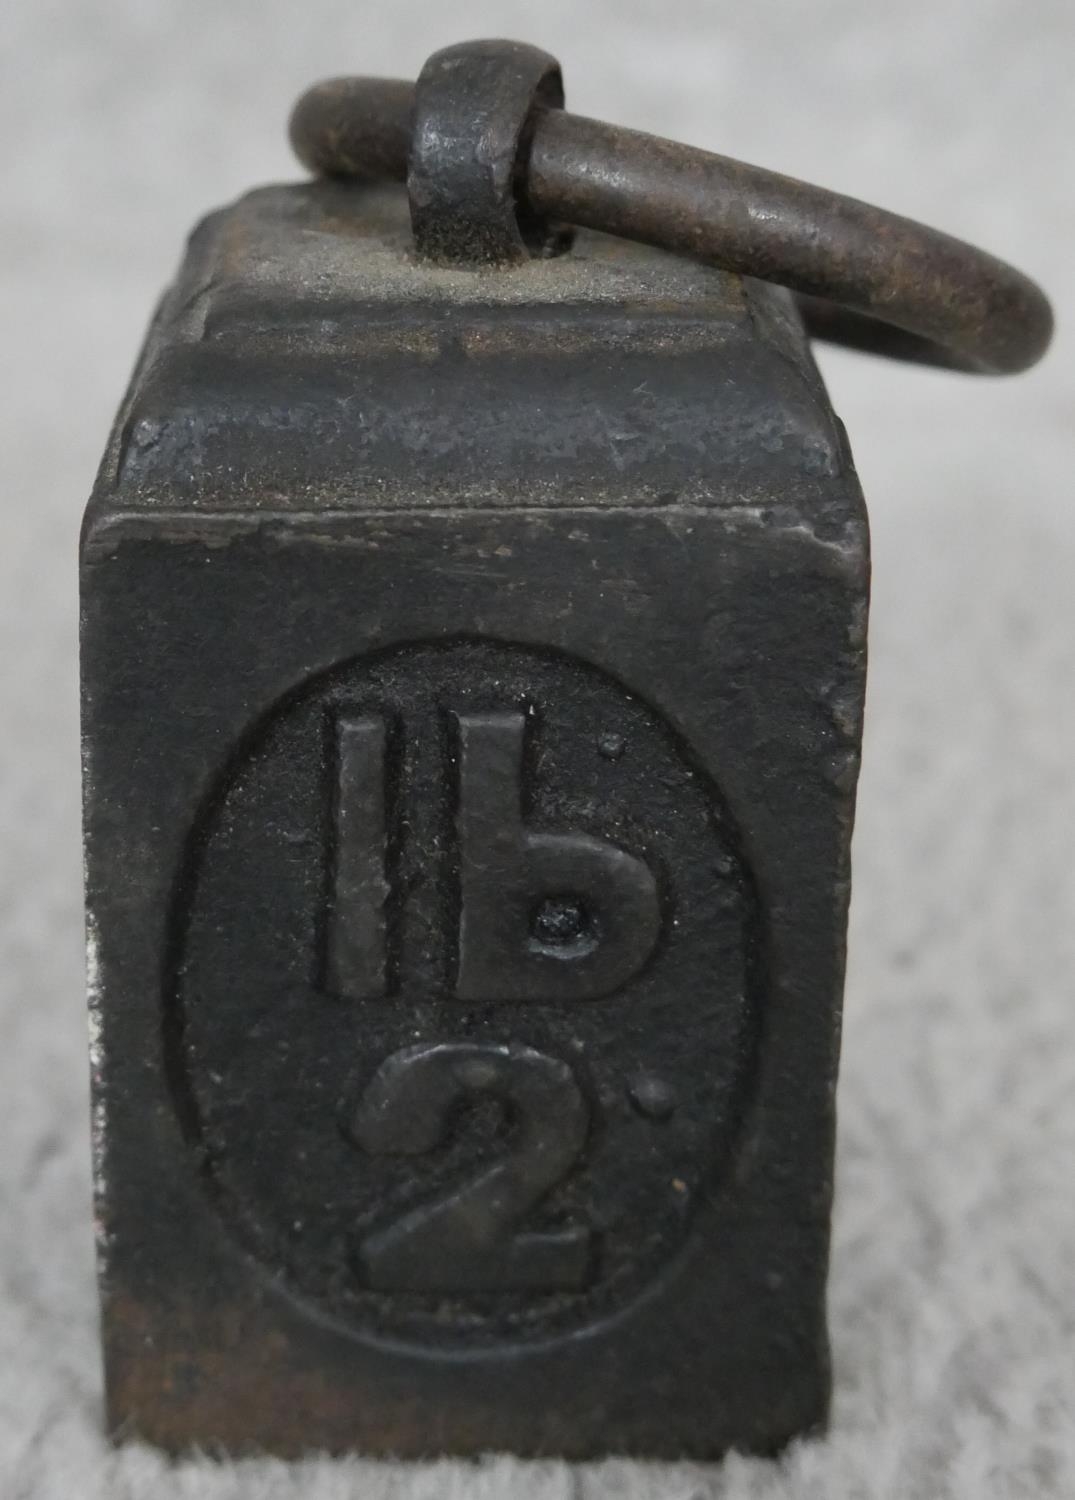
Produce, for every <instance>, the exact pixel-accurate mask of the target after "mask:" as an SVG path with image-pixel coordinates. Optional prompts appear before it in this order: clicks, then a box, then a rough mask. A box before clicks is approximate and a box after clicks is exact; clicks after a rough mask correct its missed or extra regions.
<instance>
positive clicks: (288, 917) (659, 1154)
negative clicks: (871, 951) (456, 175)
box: [82, 183, 867, 1456]
mask: <svg viewBox="0 0 1075 1500" xmlns="http://www.w3.org/2000/svg"><path fill="white" fill-rule="evenodd" d="M82 590H83V614H82V636H83V679H84V724H85V778H86V803H85V808H86V842H87V902H88V933H89V950H90V969H91V1005H92V1017H93V1030H94V1053H93V1058H94V1097H95V1105H94V1129H95V1142H96V1170H97V1211H98V1221H99V1235H100V1257H101V1281H102V1290H103V1301H104V1337H105V1348H106V1363H107V1386H108V1410H109V1420H110V1423H111V1425H112V1426H113V1427H114V1428H115V1429H116V1430H121V1431H122V1432H123V1433H124V1434H132V1435H139V1436H142V1437H145V1438H148V1439H151V1440H153V1441H155V1442H157V1443H160V1444H163V1445H164V1446H166V1447H169V1448H175V1449H179V1448H183V1447H184V1446H186V1445H188V1444H197V1445H200V1446H202V1447H209V1448H217V1447H220V1448H223V1449H227V1450H230V1451H236V1452H237V1451H244V1450H248V1449H253V1448H261V1449H268V1450H271V1451H273V1452H277V1453H282V1454H297V1453H301V1452H303V1451H306V1450H308V1449H311V1448H327V1449H330V1450H337V1451H340V1450H352V1449H357V1450H360V1451H363V1452H367V1453H386V1454H389V1453H394V1454H429V1453H437V1452H441V1451H448V1452H455V1453H470V1452H474V1451H477V1450H480V1449H485V1448H494V1449H509V1450H513V1451H515V1452H518V1453H544V1454H549V1453H558V1454H566V1455H571V1456H584V1455H592V1454H598V1453H603V1452H633V1453H639V1454H649V1455H669V1456H671V1455H677V1454H681V1453H689V1454H695V1455H703V1456H704V1455H712V1454H716V1453H719V1452H721V1451H722V1450H724V1449H725V1448H727V1447H728V1446H729V1445H730V1444H735V1445H738V1446H741V1447H746V1448H751V1449H757V1450H771V1449H774V1448H776V1447H778V1446H779V1445H780V1444H781V1443H783V1442H784V1441H785V1440H786V1439H788V1438H789V1437H790V1436H792V1435H793V1434H794V1433H797V1432H800V1431H802V1430H804V1429H807V1428H811V1427H814V1426H816V1425H818V1424H819V1423H821V1422H823V1420H824V1418H825V1413H826V1407H827V1403H828V1395H829V1364H828V1353H827V1341H826V1331H825V1315H824V1288H825V1275H826V1261H827V1253H828V1238H829V1209H830V1198H831V1191H832V1146H833V1087H834V1082H835V1072H836V1063H837V1045H838V1035H839V1014H840V994H841V985H842V977H843V967H844V933H845V918H846V909H847V897H848V845H849V839H850V834H851V823H852V814H853V806H854V793H855V781H856V775H857V770H858V763H859V740H860V714H861V706H862V696H863V684H864V668H865V655H864V649H865V647H864V643H865V629H866V601H867V536H866V522H865V515H864V511H863V505H862V500H861V497H860V493H859V489H858V485H857V483H856V480H855V476H854V472H853V469H852V466H851V461H850V458H849V455H848V450H847V447H846V444H845V441H844V438H843V434H842V431H841V428H840V425H839V423H838V422H837V420H836V418H835V417H834V415H833V413H832V410H831V408H830V406H829V403H828V400H827V399H826V396H825V392H824V390H823V388H822V385H821V382H820V380H819V377H818V375H817V372H816V370H815V367H814V365H813V363H812V361H811V358H810V355H809V352H808V348H807V345H806V341H805V337H804V334H803V332H802V329H801V325H800V323H799V321H798V318H797V315H796V314H795V312H794V310H793V307H792V304H791V302H790V298H789V297H788V295H787V294H786V293H784V292H783V291H781V290H779V289H776V288H773V287H767V286H764V285H763V284H761V283H759V282H752V281H747V280H741V279H739V278H737V277H735V276H732V275H730V274H727V273H725V272H722V271H719V270H715V269H708V268H705V267H702V266H700V265H696V264H692V263H690V262H687V261H683V260H679V259H676V258H674V257H672V256H669V255H666V254H663V253H661V252H658V251H655V250H648V249H643V248H640V247H636V246H628V245H626V244H624V243H622V242H620V241H617V240H613V239H609V238H604V237H602V236H599V235H590V234H580V235H579V236H578V238H577V239H576V241H575V244H574V247H573V249H572V250H571V251H569V252H568V253H567V254H564V255H561V256H559V257H557V258H554V259H532V260H526V261H523V262H521V263H518V264H516V265H514V266H513V267H511V268H510V269H507V270H500V269H490V270H484V271H475V270H472V269H461V268H458V267H453V266H448V267H443V266H440V265H435V264H430V263H426V262H421V261H418V260H416V258H415V256H414V254H413V250H412V245H411V239H410V230H409V226H408V221H407V208H406V198H405V196H404V194H403V193H402V192H401V191H400V190H397V189H394V188H377V189H373V188H367V189H359V188H354V187H351V186H344V185H338V184H333V183H318V184H310V185H306V186H299V187H287V188H274V189H267V190H263V191H260V192H257V193H254V194H252V195H251V196H249V197H247V198H245V199H243V200H242V201H241V202H240V203H238V204H237V205H235V206H234V207H232V208H229V209H226V210H224V211H223V212H221V213H218V214H216V215H214V216H213V217H211V218H210V219H209V220H207V221H206V223H204V224H203V225H202V226H201V227H200V228H199V230H198V231H197V232H196V233H195V235H194V237H193V239H192V241H191V245H190V249H189V252H188V255H187V258H186V260H185V262H184V265H183V267H182V270H181V272H180V275H179V277H178V280H177V281H176V283H175V285H174V287H173V288H172V290H171V291H170V292H169V294H168V295H167V297H166V298H165V301H164V303H163V305H162V308H161V310H160V313H159V314H158V317H157V320H156V322H155V324H154V326H153V329H152V332H151V334H150V337H149V342H148V344H147V347H146V351H145V355H144V357H143V359H142V361H141V364H140V366H139V369H138V373H137V374H136V376H135V380H134V383H133V386H132V389H131V391H130V394H129V396H128V398H127V400H126V402H125V404H124V407H123V410H122V412H121V414H120V418H119V420H118V422H117V426H116V429H115V434H114V437H113V440H112V443H111V445H110V447H109V450H108V453H107V455H106V459H105V462H104V465H103V467H102V470H101V474H100V478H99V481H98V484H97V487H96V490H95V493H94V496H93V499H92V501H91V503H90V507H89V510H88V513H87V518H86V524H85V530H84V538H83V545H82Z"/></svg>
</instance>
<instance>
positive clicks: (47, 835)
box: [0, 0, 1075, 1500]
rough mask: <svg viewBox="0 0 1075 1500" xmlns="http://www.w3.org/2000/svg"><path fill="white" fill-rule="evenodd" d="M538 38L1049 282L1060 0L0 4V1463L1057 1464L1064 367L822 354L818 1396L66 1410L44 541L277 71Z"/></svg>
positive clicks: (508, 1484) (894, 1480)
mask: <svg viewBox="0 0 1075 1500" xmlns="http://www.w3.org/2000/svg"><path fill="white" fill-rule="evenodd" d="M497 34H501V35H504V34H506V35H518V36H521V37H525V38H529V39H532V40H533V41H535V42H538V43H540V44H542V45H544V46H546V47H548V48H550V49H551V50H553V51H555V52H558V53H559V54H560V55H561V57H562V58H563V60H564V64H565V71H566V77H567V88H568V98H569V102H571V103H572V104H573V105H574V107H576V108H577V109H579V110H581V111H582V112H585V113H589V114H596V115H604V116H608V117H610V118H613V119H618V120H621V121H623V122H625V123H632V124H635V125H638V126H640V127H643V128H651V129H656V130H661V131H666V132H667V133H669V134H671V135H676V136H682V137H683V138H685V139H688V140H694V141H696V142H698V143H700V144H703V145H709V146H711V147H713V148H715V149H718V150H722V151H726V152H728V153H730V154H732V155H741V156H743V157H745V158H747V159H748V160H755V161H759V162H763V163H765V164H767V165H771V166H776V167H779V168H781V169H783V170H784V171H787V172H791V173H795V174H798V175H801V176H804V177H806V178H810V179H815V180H819V181H822V182H825V183H828V184H831V185H832V186H833V187H836V188H840V189H843V190H845V191H849V192H853V193H857V194H859V195H860V196H864V197H867V198H877V199H879V200H880V201H882V202H884V203H885V204H887V205H889V206H891V207H893V208H896V209H900V210H902V211H904V212H907V213H911V214H914V215H917V216H918V217H921V218H924V219H926V220H927V221H935V222H937V223H939V224H942V225H944V226H945V227H946V228H948V229H950V230H952V231H953V232H955V233H958V234H963V235H965V236H967V237H969V238H972V239H980V240H981V241H982V242H983V243H985V244H987V245H988V246H990V247H991V248H993V249H995V250H996V251H997V252H998V253H1000V254H1003V255H1006V256H1008V257H1010V258H1011V259H1014V260H1015V261H1017V262H1018V263H1020V264H1024V265H1025V266H1026V268H1027V269H1028V270H1030V271H1031V272H1033V273H1036V274H1038V275H1039V276H1040V277H1041V278H1042V280H1043V281H1044V282H1045V284H1046V285H1047V286H1048V287H1049V288H1050V290H1051V291H1052V292H1053V293H1054V294H1055V296H1056V298H1057V301H1058V310H1059V312H1060V316H1061V320H1062V324H1063V321H1064V318H1065V314H1066V322H1067V327H1068V329H1070V326H1071V323H1072V320H1073V316H1075V305H1073V304H1075V296H1073V278H1072V271H1071V253H1072V252H1071V245H1072V241H1073V237H1075V236H1073V231H1075V223H1073V215H1072V197H1071V188H1072V176H1073V166H1075V160H1073V153H1072V147H1071V144H1070V143H1071V141H1072V140H1075V108H1073V106H1072V102H1071V101H1072V94H1071V89H1070V77H1071V72H1072V68H1073V66H1075V13H1073V11H1072V7H1071V4H1070V0H1034V3H1033V4H1032V5H1027V4H1025V3H1024V0H900V3H899V4H895V5H893V4H890V3H882V0H814V3H812V4H810V5H809V6H807V5H799V4H795V3H792V0H786V3H773V4H766V3H755V4H747V3H741V0H740V3H735V4H733V3H729V0H713V3H710V4H705V3H703V0H678V3H677V0H665V3H660V4H657V3H644V0H601V3H592V4H589V5H584V4H582V3H581V0H573V3H572V0H546V3H545V4H544V5H543V6H542V7H540V8H536V7H533V6H532V5H529V4H524V3H522V0H503V3H499V4H494V3H478V0H458V3H457V4H456V5H455V6H454V7H449V8H442V7H437V8H434V7H432V6H427V5H425V4H423V3H421V0H395V3H392V4H388V3H385V4H383V5H376V4H373V3H365V4H364V3H362V0H347V3H344V0H306V3H304V4H302V5H290V4H287V3H286V0H229V3H219V0H218V3H211V0H182V3H180V0H171V3H169V0H11V3H10V4H8V5H7V6H6V7H5V9H4V25H3V39H4V43H5V46H4V52H3V59H2V62H0V67H2V69H3V77H2V87H0V133H2V138H3V140H4V143H5V144H4V147H3V151H2V153H0V163H2V164H0V174H2V184H3V191H2V193H0V258H2V267H3V275H2V285H0V307H2V315H0V316H2V338H0V349H2V351H3V363H2V367H0V378H2V380H3V388H2V399H0V466H2V469H3V491H4V508H3V513H2V520H0V527H2V531H0V543H2V544H0V570H2V576H0V636H2V657H0V662H2V671H3V681H2V689H3V691H2V695H0V704H2V712H3V734H2V737H0V757H2V762H0V767H2V778H0V828H2V843H0V851H2V852H0V862H2V869H0V875H2V884H0V919H2V922H3V936H2V943H3V955H2V957H3V961H2V963H0V1126H2V1136H0V1141H2V1147H3V1149H2V1151H0V1188H2V1193H3V1199H2V1205H0V1495H3V1496H4V1497H5V1500H8V1497H10V1500H16V1497H18V1500H28V1497H38V1496H42V1497H46V1496H47V1497H54V1500H80V1497H85V1500H125V1497H148V1496H154V1497H158V1496H159V1497H171V1496H206V1497H210V1500H223V1497H240V1496H242V1497H257V1500H270V1497H272V1500H276V1497H281V1500H282V1497H297V1496H300V1495H301V1496H303V1497H308V1500H329V1497H343V1496H360V1497H363V1500H367V1497H368V1500H388V1497H392V1500H433V1497H436V1500H442V1497H443V1500H450V1497H464V1496H465V1497H467V1500H494V1497H496V1500H501V1497H506V1496H511V1497H519V1500H568V1497H573V1500H598V1497H605V1496H608V1497H611V1496H615V1495H626V1496H633V1497H654V1500H658V1497H659V1500H701V1497H727V1500H732V1497H746V1496H751V1497H757V1500H761V1497H767V1500H768V1497H772V1500H776V1497H792V1496H793V1497H802V1500H841V1497H847V1500H874V1497H877V1500H880V1497H886V1500H944V1497H956V1496H958V1497H966V1500H990V1497H1004V1500H1010V1497H1017V1496H1020V1497H1021V1496H1035V1497H1041V1496H1047V1497H1054V1496H1055V1497H1070V1496H1072V1495H1073V1494H1075V1399H1073V1390H1072V1387H1073V1381H1075V1337H1073V1321H1075V1193H1073V1148H1075V1061H1073V1057H1075V994H1073V978H1072V973H1073V967H1075V851H1073V847H1072V826H1073V814H1075V769H1073V756H1072V750H1073V747H1075V691H1073V689H1075V506H1073V504H1072V496H1071V493H1070V491H1071V473H1072V460H1073V457H1075V454H1073V440H1072V425H1073V418H1075V380H1073V374H1075V372H1073V369H1072V363H1071V343H1070V339H1068V338H1067V336H1066V334H1067V329H1065V328H1064V327H1063V326H1062V328H1061V337H1060V339H1059V341H1058V344H1057V347H1056V348H1055V350H1054V353H1053V355H1052V357H1051V358H1050V360H1049V361H1048V363H1047V364H1046V365H1045V366H1044V367H1043V368H1041V369H1040V370H1039V371H1037V372H1035V373H1034V374H1032V375H1030V376H1027V377H1023V378H1022V379H1020V380H1017V381H1013V382H996V383H988V382H982V381H972V380H965V379H960V378H959V377H955V376H948V375H944V374H938V373H923V372H921V371H907V370H901V369H898V368H894V367H886V366H884V365H881V364H874V363H871V362H868V361H866V360H864V359H857V358H854V357H852V356H849V355H839V354H831V355H828V354H826V355H824V356H823V363H824V368H825V371H826V374H827V376H828V378H829V380H830V385H831V389H832V392H833V397H834V400H835V402H836V405H837V407H838V409H839V410H840V411H841V413H842V415H843V416H844V418H845V419H846V421H847V424H848V427H849V429H850V432H851V436H852V441H853V444H854V447H855V451H856V455H857V459H858V463H859V467H860V470H861V474H862V478H863V483H864V485H865V488H866V492H867V496H868V498H869V500H870V504H871V508H872V516H873V526H874V547H875V559H876V577H875V594H874V608H873V622H872V668H871V671H872V677H871V683H870V693H869V705H868V706H869V715H868V744H867V754H866V759H865V770H864V773H863V778H862V785H861V799H860V818H859V824H858V829H857V833H856V866H855V896H854V904H853V913H852V924H851V926H852V931H851V944H852V948H851V952H852V958H851V965H850V973H849V977H848V988H847V1012H846V1031H845V1038H846V1040H845V1052H844V1067H843V1075H842V1082H841V1087H840V1104H841V1135H840V1148H839V1177H838V1183H839V1198H838V1207H837V1214H836V1236H835V1250H834V1259H833V1267H832V1281H831V1318H832V1329H833V1340H834V1350H835V1360H836V1376H837V1384H836V1402H835V1413H834V1422H833V1427H832V1432H831V1434H830V1436H829V1437H828V1438H827V1439H825V1440H823V1441H815V1442H810V1443H807V1444H803V1445H801V1446H799V1447H798V1448H796V1449H794V1450H793V1451H792V1452H790V1453H789V1454H788V1455H787V1457H786V1459H785V1460H783V1461H782V1462H781V1463H779V1464H772V1463H756V1462H755V1463H747V1462H743V1461H740V1460H738V1459H732V1460H729V1461H728V1462H727V1463H726V1464H725V1465H723V1466H718V1467H714V1468H708V1469H703V1468H693V1467H689V1466H675V1467H671V1468H668V1467H664V1468H652V1467H646V1466H637V1465H629V1464H623V1463H615V1462H613V1463H609V1464H605V1465H599V1466H594V1467H589V1468H583V1469H579V1470H569V1469H567V1468H566V1467H564V1466H562V1465H558V1464H553V1463H550V1464H542V1465H528V1464H518V1463H515V1462H513V1461H511V1460H506V1459H490V1460H489V1461H487V1462H486V1463H483V1464H481V1465H477V1466H473V1465H465V1464H458V1465H456V1464H443V1465H433V1466H421V1467H411V1468H396V1467H393V1466H378V1465H375V1464H367V1463H352V1464H334V1463H327V1462H323V1461H318V1460H316V1459H315V1460H312V1461H311V1462H310V1463H309V1464H308V1465H306V1466H296V1467H288V1466H284V1465H278V1464H269V1463H264V1464H258V1463H252V1464H247V1465H240V1466H234V1467H223V1466H217V1465H214V1464H211V1463H208V1462H189V1463H184V1464H180V1465H175V1466H172V1465H169V1464H167V1463H166V1462H165V1461H164V1460H162V1459H160V1458H159V1457H157V1456H156V1455H154V1454H151V1453H148V1452H145V1451H139V1450H133V1451H125V1452H121V1453H113V1452H111V1451H110V1450H109V1449H107V1448H106V1447H105V1445H104V1443H103V1442H102V1440H101V1438H100V1437H99V1425H100V1381H99V1372H98V1355H97V1344H96V1306H95V1300H94V1287H93V1279H92V1276H93V1267H92V1253H91V1236H90V1223H89V1161H88V1146H87V1106H86V1072H87V1070H86V1062H85V1056H84V1046H85V1027H84V1021H83V1008H82V972H81V954H80V940H81V934H80V889H79V878H80V872H79V859H78V851H77V842H78V790H77V774H78V757H77V739H76V686H75V683H76V656H75V649H76V646H75V545H76V536H77V530H78V524H79V517H80V510H81V506H82V503H83V500H84V497H85V495H86V493H87V490H88V488H89V485H90V482H91V479H92V475H93V470H94V466H95V464H96V461H97V457H98V454H99V451H100V447H101V444H102V443H103V440H104V436H105V432H106V429H107V424H108V422H109V421H110V419H111V415H112V411H113V409H114V406H115V404H116V401H117V400H118V397H119V395H120V392H121V389H122V386H123V384H124V382H125V380H126V377H127V373H128V370H129V367H130V364H131V362H132V360H133V357H134V354H135V351H136V347H137V344H138V340H139V338H140V334H141V330H142V327H143V325H144V322H145V319H146V317H147V316H148V313H149V309H150V304H151V301H152V299H153V297H154V296H155V294H156V291H157V289H158V287H159V286H160V285H161V283H162V282H163V281H164V280H165V279H166V277H167V276H168V275H169V274H170V272H171V269H172V267H173V265H174V263H175V260H176V258H177V255H178V253H179V248H180V244H181V237H182V235H183V234H184V233H185V231H186V229H187V227H188V226H189V224H190V222H191V221H192V219H193V218H194V217H195V216H196V215H197V214H199V213H200V212H201V211H202V210H204V209H205V208H207V207H208V206H210V205H212V204H214V203H216V202H219V201H221V200H222V199H225V198H227V197H229V196H231V195H233V194H235V193H236V192H238V191H240V190H241V189H243V188H244V187H246V186H247V185H249V184H252V183H255V182H258V181H263V180H268V179H272V178H280V177H287V176H289V175H293V172H294V169H293V168H292V166H291V164H290V162H289V159H288V154H287V149H286V145H285V142H284V136H283V122H284V119H285V116H286V112H287V108H288V106H289V104H290V101H291V99H292V97H293V95H294V94H295V93H296V92H297V91H298V90H299V89H300V88H301V87H302V86H303V85H304V84H306V83H307V82H308V81H310V80H312V79H313V78H315V77H318V76H321V75H324V74H326V73H332V72H339V71H343V70H347V69H351V70H354V71H367V72H381V71H383V72H388V73H392V72H402V73H407V74H413V73H414V71H415V70H416V68H417V67H418V65H419V64H420V63H421V61H422V59H423V57H424V56H425V54H426V53H427V52H428V51H430V50H432V48H433V47H434V46H439V45H442V44H443V43H445V42H447V41H452V40H457V39H459V38H460V37H465V36H468V35H497Z"/></svg>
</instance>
